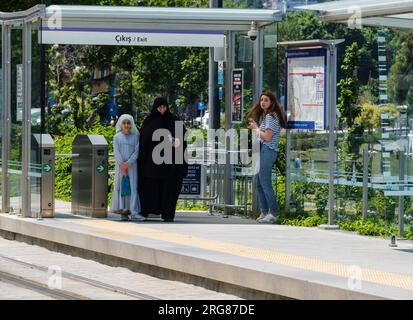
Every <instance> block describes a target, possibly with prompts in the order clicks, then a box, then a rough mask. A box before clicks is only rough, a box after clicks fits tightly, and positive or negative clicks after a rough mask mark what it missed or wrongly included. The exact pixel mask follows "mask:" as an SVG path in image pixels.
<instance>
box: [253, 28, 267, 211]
mask: <svg viewBox="0 0 413 320" xmlns="http://www.w3.org/2000/svg"><path fill="white" fill-rule="evenodd" d="M263 48H264V33H263V31H262V29H261V28H260V29H258V36H257V39H256V40H255V41H254V42H253V76H252V82H253V98H254V101H255V102H258V100H259V98H260V95H261V92H262V89H263V88H262V79H263ZM257 204H258V199H257V194H256V190H255V188H252V212H256V211H257V207H258V206H257Z"/></svg>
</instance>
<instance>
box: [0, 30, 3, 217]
mask: <svg viewBox="0 0 413 320" xmlns="http://www.w3.org/2000/svg"><path fill="white" fill-rule="evenodd" d="M2 36H3V28H2V26H0V43H1V45H0V57H2V56H3V37H2ZM1 150H3V66H0V170H2V165H3V158H2V153H1ZM2 175H3V172H2ZM2 201H3V185H2V179H1V178H0V204H1V203H2ZM1 211H2V210H1V207H0V212H1Z"/></svg>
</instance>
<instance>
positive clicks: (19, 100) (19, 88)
mask: <svg viewBox="0 0 413 320" xmlns="http://www.w3.org/2000/svg"><path fill="white" fill-rule="evenodd" d="M16 121H23V65H22V64H17V65H16Z"/></svg>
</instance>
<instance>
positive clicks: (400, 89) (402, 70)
mask: <svg viewBox="0 0 413 320" xmlns="http://www.w3.org/2000/svg"><path fill="white" fill-rule="evenodd" d="M402 39H403V40H402V43H401V47H400V50H399V51H398V52H397V56H396V61H395V63H394V64H393V65H392V66H391V68H390V74H389V81H388V88H389V96H390V98H391V99H394V102H396V103H397V104H405V103H406V99H407V97H408V92H409V90H412V88H413V34H412V33H410V34H406V35H403V36H402Z"/></svg>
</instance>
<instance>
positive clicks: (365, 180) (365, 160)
mask: <svg viewBox="0 0 413 320" xmlns="http://www.w3.org/2000/svg"><path fill="white" fill-rule="evenodd" d="M368 195H369V150H367V149H364V150H363V220H366V219H367V208H368Z"/></svg>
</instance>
